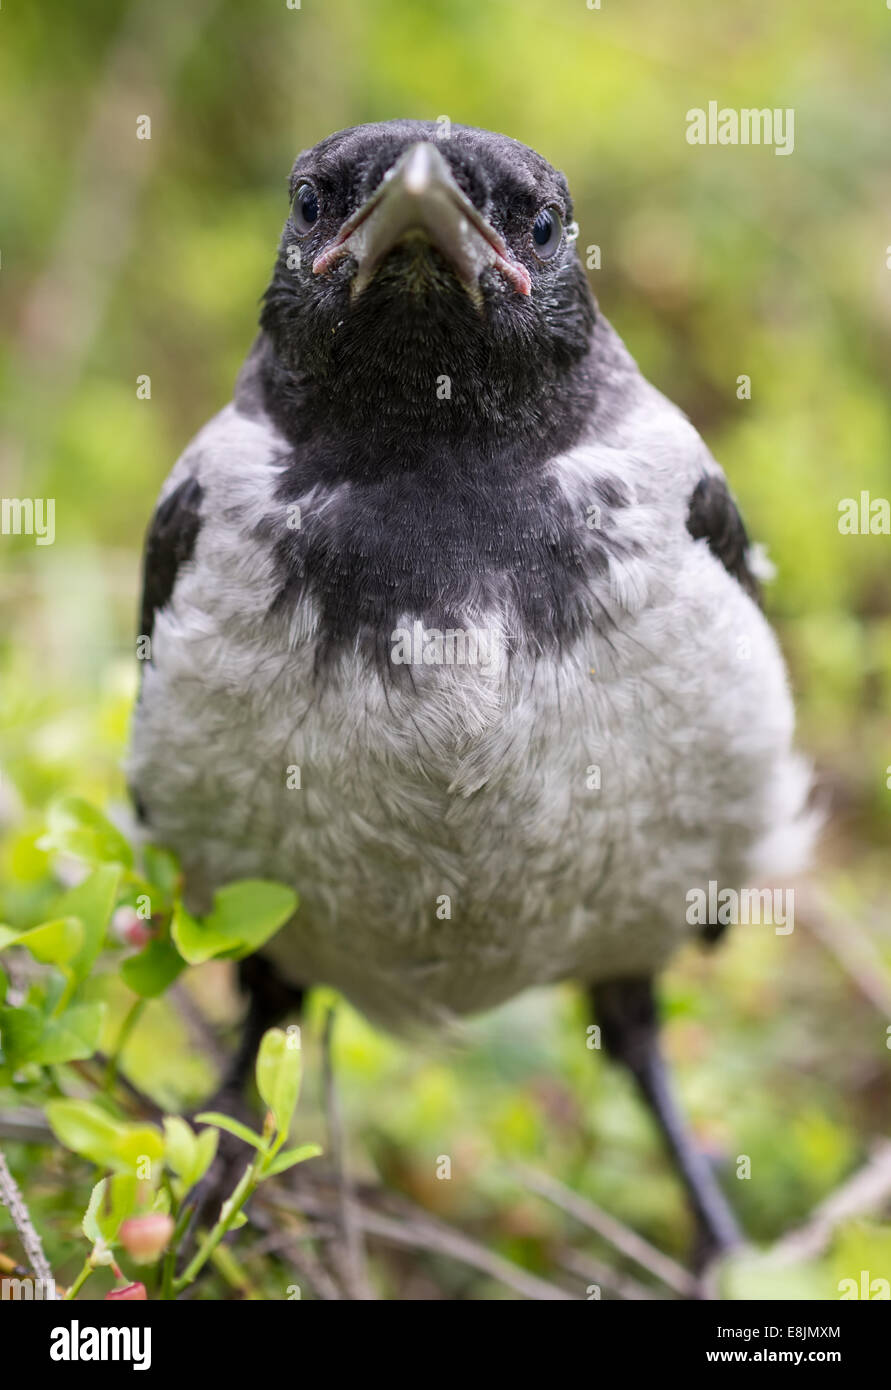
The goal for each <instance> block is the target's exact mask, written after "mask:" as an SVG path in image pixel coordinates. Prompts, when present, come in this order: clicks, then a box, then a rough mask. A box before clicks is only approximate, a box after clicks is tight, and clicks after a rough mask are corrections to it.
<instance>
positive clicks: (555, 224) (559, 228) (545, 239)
mask: <svg viewBox="0 0 891 1390" xmlns="http://www.w3.org/2000/svg"><path fill="white" fill-rule="evenodd" d="M562 238H563V223H562V222H561V221H560V214H559V213H558V212H557V211H556V210H555V209H554V208H542V210H541V212H540V213H539V214H538V216H537V217H536V219H535V221H534V222H533V224H532V244H533V246H534V247H535V254H536V256H537V257H538V259H539V260H540V261H549V260H550V258H551V256H553V254H554V252H555V251H556V250H557V248H558V246H559V245H560V242H561V240H562Z"/></svg>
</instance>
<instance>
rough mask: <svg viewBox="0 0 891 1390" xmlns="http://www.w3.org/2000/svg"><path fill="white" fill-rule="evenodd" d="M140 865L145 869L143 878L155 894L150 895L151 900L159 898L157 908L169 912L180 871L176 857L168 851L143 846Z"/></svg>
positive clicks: (155, 846) (153, 846)
mask: <svg viewBox="0 0 891 1390" xmlns="http://www.w3.org/2000/svg"><path fill="white" fill-rule="evenodd" d="M142 863H143V867H144V869H145V876H146V878H147V879H148V881H149V884H150V885H151V887H152V888H153V889H155V892H154V893H153V894H152V898H153V900H154V899H155V898H156V897H157V898H159V900H160V901H159V903H158V906H159V907H160V908H161V909H162V910H169V909H170V907H171V906H172V905H173V899H174V898H175V896H176V891H177V888H178V887H179V880H180V871H179V864H178V863H177V862H176V856H175V855H173V854H171V853H170V851H169V850H166V849H160V848H159V847H158V846H157V845H145V846H144V848H143V851H142Z"/></svg>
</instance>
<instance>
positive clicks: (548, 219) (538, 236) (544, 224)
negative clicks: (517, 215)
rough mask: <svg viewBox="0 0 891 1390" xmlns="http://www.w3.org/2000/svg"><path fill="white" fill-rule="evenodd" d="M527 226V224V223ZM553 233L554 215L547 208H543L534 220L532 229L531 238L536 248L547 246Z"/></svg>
mask: <svg viewBox="0 0 891 1390" xmlns="http://www.w3.org/2000/svg"><path fill="white" fill-rule="evenodd" d="M527 226H528V223H527ZM553 231H554V214H553V213H552V212H551V210H550V209H549V208H543V209H542V211H541V212H540V213H539V214H538V216H537V217H536V219H535V224H534V226H533V228H532V236H533V238H534V240H535V244H536V246H547V244H548V242H549V241H550V239H551V235H552V233H553Z"/></svg>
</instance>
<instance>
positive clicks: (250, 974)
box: [192, 956, 305, 1227]
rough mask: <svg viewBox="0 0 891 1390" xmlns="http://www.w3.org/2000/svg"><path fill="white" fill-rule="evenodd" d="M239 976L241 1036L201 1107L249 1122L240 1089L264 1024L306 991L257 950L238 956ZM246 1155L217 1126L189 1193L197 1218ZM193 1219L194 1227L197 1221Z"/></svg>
mask: <svg viewBox="0 0 891 1390" xmlns="http://www.w3.org/2000/svg"><path fill="white" fill-rule="evenodd" d="M238 982H239V984H240V985H241V988H242V989H243V990H244V991H245V992H246V993H247V995H248V1008H247V1013H246V1015H245V1018H244V1021H243V1023H242V1026H241V1039H240V1041H239V1044H238V1048H237V1050H236V1052H235V1055H234V1056H233V1058H232V1060H231V1062H230V1064H229V1066H228V1068H227V1070H226V1074H225V1075H224V1077H223V1079H222V1081H221V1083H220V1085H219V1087H218V1089H217V1091H216V1093H215V1094H214V1096H213V1097H212V1099H211V1100H209V1101H207V1102H206V1103H205V1104H203V1105H202V1106H201V1107H200V1110H201V1111H208V1110H212V1111H217V1112H221V1113H222V1114H224V1115H229V1116H231V1117H232V1119H239V1120H243V1121H245V1122H247V1123H251V1121H252V1119H253V1117H252V1116H251V1114H250V1111H249V1109H248V1105H247V1102H246V1100H245V1096H244V1089H245V1084H246V1082H247V1080H248V1078H249V1077H250V1075H251V1074H252V1071H253V1067H254V1061H255V1059H256V1056H257V1050H258V1048H259V1046H260V1040H261V1038H262V1037H263V1034H264V1033H265V1032H266V1029H267V1028H273V1027H275V1025H276V1024H277V1023H281V1022H282V1021H283V1020H284V1019H285V1018H286V1017H287V1016H288V1015H289V1014H292V1013H297V1014H299V1012H300V1009H301V1006H302V1004H303V998H304V994H305V991H304V990H303V989H300V988H299V987H297V986H295V985H290V984H288V983H287V982H286V981H285V980H283V979H282V978H281V976H280V975H278V974H277V973H276V970H275V967H274V966H273V965H272V964H271V963H270V962H269V961H268V960H264V958H263V957H262V956H248V957H247V958H246V959H245V960H243V961H240V962H239V966H238ZM248 1157H249V1151H248V1149H247V1148H246V1146H245V1144H244V1142H243V1141H242V1140H240V1139H237V1138H235V1137H234V1136H233V1135H231V1134H229V1133H227V1131H225V1130H223V1131H221V1133H220V1140H219V1148H218V1150H217V1156H216V1158H215V1160H214V1162H213V1164H212V1165H211V1167H210V1170H209V1171H208V1173H207V1174H206V1175H205V1177H204V1178H203V1180H202V1181H201V1182H200V1183H199V1184H198V1187H197V1188H196V1189H195V1192H194V1194H193V1198H192V1200H193V1203H194V1207H195V1212H196V1216H197V1222H198V1223H200V1222H202V1221H203V1219H204V1215H205V1214H206V1213H209V1214H210V1215H211V1216H212V1217H213V1218H214V1219H215V1217H216V1213H217V1209H218V1208H219V1205H220V1203H221V1202H222V1201H223V1200H225V1198H227V1197H229V1196H231V1193H232V1190H233V1188H234V1187H235V1184H236V1183H237V1181H238V1179H239V1178H240V1177H241V1174H242V1173H243V1171H244V1168H245V1164H246V1162H247V1160H248ZM192 1224H193V1227H194V1225H195V1224H196V1222H195V1221H193V1223H192Z"/></svg>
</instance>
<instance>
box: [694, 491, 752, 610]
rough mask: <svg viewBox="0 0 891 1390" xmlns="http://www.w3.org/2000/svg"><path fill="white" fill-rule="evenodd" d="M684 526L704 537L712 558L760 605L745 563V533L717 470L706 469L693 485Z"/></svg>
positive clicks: (746, 555) (749, 569)
mask: <svg viewBox="0 0 891 1390" xmlns="http://www.w3.org/2000/svg"><path fill="white" fill-rule="evenodd" d="M687 530H688V531H689V532H690V535H691V536H692V537H693V538H694V540H704V541H707V543H708V548H709V550H710V551H711V552H712V554H713V555H714V556H715V558H716V559H718V560H720V561H721V564H722V565H723V566H724V568H725V570H727V572H728V573H729V574H732V575H733V577H734V579H736V580H737V581H738V582H739V583H740V584H741V585H742V587H743V588H744V589H745V591H746V593H747V594H748V595H749V597H750V598H753V599H754V600H755V602H756V603H757V604H759V605H760V604H761V586H760V585H759V583H758V580H757V579H756V577H755V575H754V574H753V573H752V570H751V568H750V566H749V559H748V557H749V549H750V542H749V537H748V533H747V531H746V528H745V525H744V524H743V519H742V517H741V516H740V514H739V511H738V509H737V506H736V503H735V502H734V500H733V497H732V496H731V494H730V489H729V488H728V486H727V484H726V482H725V481H724V479H723V478H722V477H721V476H720V474H718V473H706V474H705V475H704V476H703V477H702V478H700V480H699V482H698V483H697V484H696V487H695V488H694V489H693V495H692V496H691V498H690V509H689V511H688V513H687Z"/></svg>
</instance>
